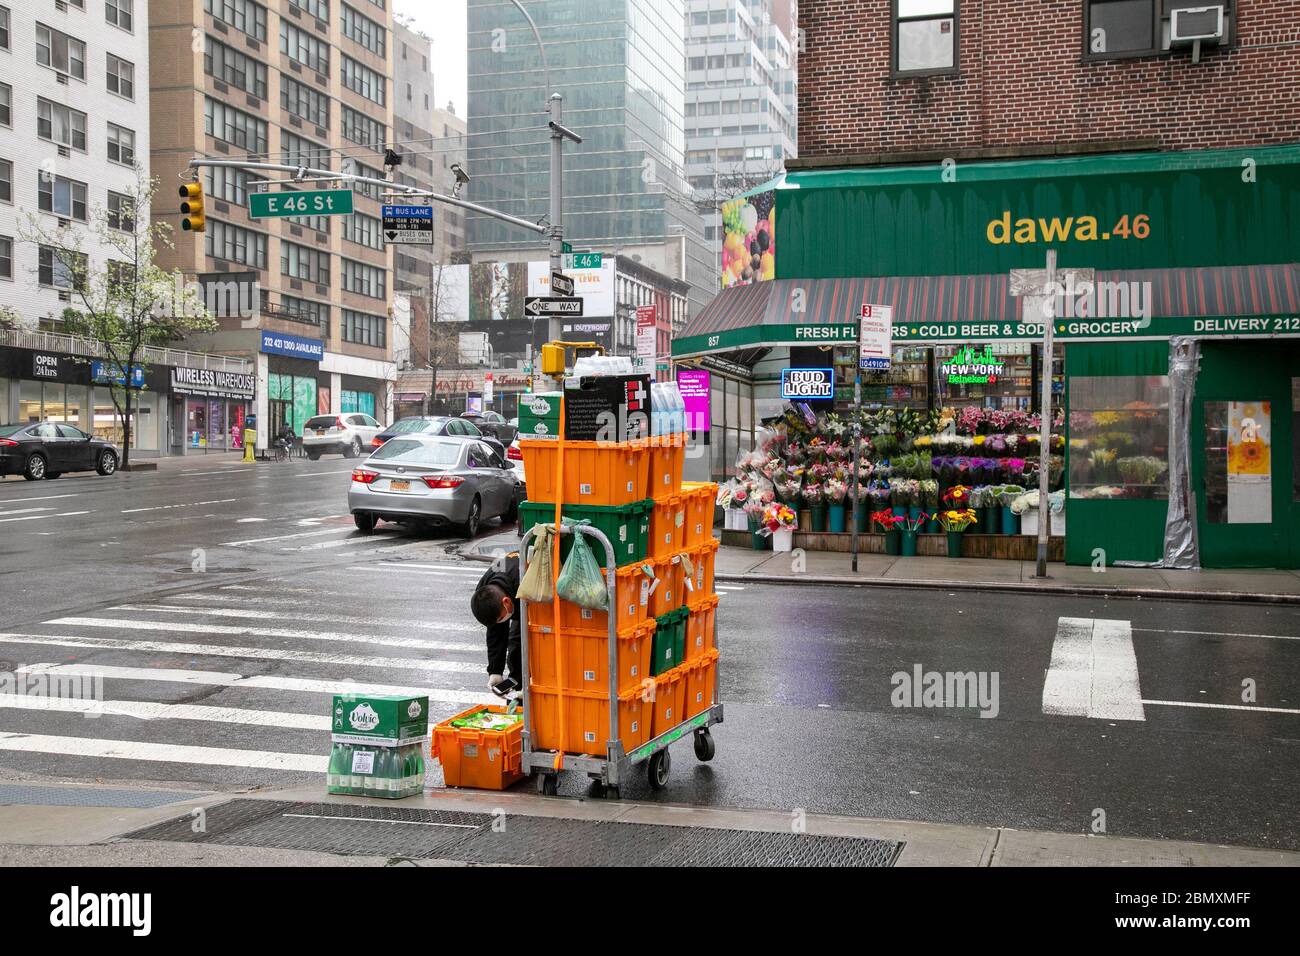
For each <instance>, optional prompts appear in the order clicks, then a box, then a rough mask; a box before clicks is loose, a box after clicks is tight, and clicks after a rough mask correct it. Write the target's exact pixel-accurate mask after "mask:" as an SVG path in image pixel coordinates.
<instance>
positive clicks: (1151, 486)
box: [1069, 375, 1169, 499]
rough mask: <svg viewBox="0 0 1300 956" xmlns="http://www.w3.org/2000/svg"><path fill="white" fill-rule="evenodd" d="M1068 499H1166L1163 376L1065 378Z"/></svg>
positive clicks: (1166, 405)
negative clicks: (1067, 385)
mask: <svg viewBox="0 0 1300 956" xmlns="http://www.w3.org/2000/svg"><path fill="white" fill-rule="evenodd" d="M1069 434H1070V497H1071V498H1146V499H1150V498H1161V499H1163V498H1168V497H1169V377H1168V376H1167V375H1113V376H1112V375H1101V376H1076V377H1073V378H1071V379H1070V430H1069Z"/></svg>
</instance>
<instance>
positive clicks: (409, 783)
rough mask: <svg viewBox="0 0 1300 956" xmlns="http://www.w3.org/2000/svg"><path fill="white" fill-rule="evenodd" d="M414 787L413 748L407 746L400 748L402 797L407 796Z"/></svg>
mask: <svg viewBox="0 0 1300 956" xmlns="http://www.w3.org/2000/svg"><path fill="white" fill-rule="evenodd" d="M414 787H415V748H414V747H412V746H410V745H409V744H408V745H407V746H405V747H403V748H402V796H404V797H405V796H409V795H410V793H411V791H412V790H413V789H414Z"/></svg>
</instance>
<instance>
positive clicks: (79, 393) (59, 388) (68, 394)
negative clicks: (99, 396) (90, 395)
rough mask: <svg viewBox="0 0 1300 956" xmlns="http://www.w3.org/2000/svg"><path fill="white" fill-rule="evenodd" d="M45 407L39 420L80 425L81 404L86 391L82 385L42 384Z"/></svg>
mask: <svg viewBox="0 0 1300 956" xmlns="http://www.w3.org/2000/svg"><path fill="white" fill-rule="evenodd" d="M43 391H44V398H45V407H44V409H43V411H42V412H41V418H42V419H43V420H44V421H47V422H66V423H67V424H69V425H80V424H81V402H82V400H83V399H84V398H85V395H86V389H85V386H82V385H62V384H60V383H58V382H45V383H43Z"/></svg>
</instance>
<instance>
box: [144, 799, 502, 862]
mask: <svg viewBox="0 0 1300 956" xmlns="http://www.w3.org/2000/svg"><path fill="white" fill-rule="evenodd" d="M490 819H491V817H490V816H489V815H488V814H485V813H461V812H460V811H455V810H421V809H417V808H415V807H383V806H356V805H352V804H338V803H293V802H286V801H279V800H232V801H231V802H230V803H224V804H221V805H220V806H217V807H213V808H212V809H210V810H208V811H207V812H206V814H205V818H204V820H203V821H202V824H201V825H200V826H197V827H196V822H197V821H196V818H195V817H194V816H192V815H190V816H185V817H181V818H180V819H177V820H172V821H169V822H167V823H162V824H159V825H157V826H152V827H147V828H146V829H143V830H137V831H135V832H134V833H130V834H127V836H126V839H128V840H167V841H179V842H185V843H216V844H221V845H224V846H259V847H273V848H275V849H280V850H315V851H318V852H322V853H338V854H342V855H344V856H410V857H429V856H433V855H434V852H435V851H436V850H438V848H440V847H441V846H443V845H444V844H446V843H449V842H453V841H455V840H456V839H458V838H459V837H461V836H462V835H463V834H464V833H466V832H467V831H470V830H474V829H477V828H478V827H481V826H482V825H483V824H484V823H486V822H488V821H489V820H490ZM196 829H197V830H198V832H195V831H196Z"/></svg>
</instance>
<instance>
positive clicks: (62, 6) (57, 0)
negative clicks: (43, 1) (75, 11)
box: [54, 0, 68, 13]
mask: <svg viewBox="0 0 1300 956" xmlns="http://www.w3.org/2000/svg"><path fill="white" fill-rule="evenodd" d="M54 9H55V10H58V11H59V12H60V13H65V12H67V9H68V5H67V4H66V3H64V2H63V0H54Z"/></svg>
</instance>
